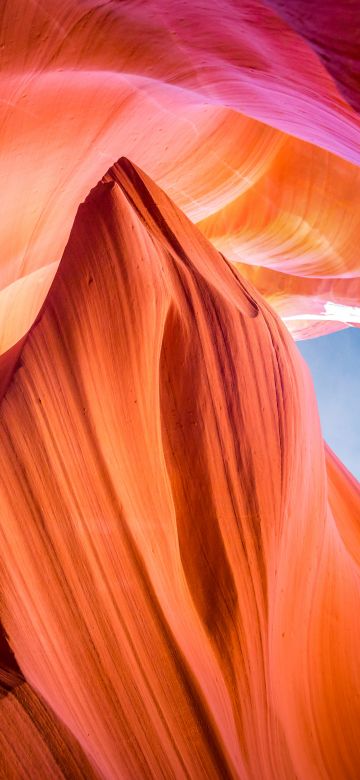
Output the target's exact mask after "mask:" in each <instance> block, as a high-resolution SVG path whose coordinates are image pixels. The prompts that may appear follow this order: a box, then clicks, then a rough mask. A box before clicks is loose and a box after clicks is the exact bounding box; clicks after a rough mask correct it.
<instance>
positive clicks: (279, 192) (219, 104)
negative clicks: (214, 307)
mask: <svg viewBox="0 0 360 780" xmlns="http://www.w3.org/2000/svg"><path fill="white" fill-rule="evenodd" d="M270 2H271V0H269V2H268V0H266V2H262V0H242V1H241V2H237V3H236V2H232V1H231V0H206V2H204V0H201V2H200V0H193V1H192V2H183V0H172V1H171V2H169V1H168V0H146V2H140V3H139V2H136V0H127V1H126V2H114V1H111V2H103V1H102V0H81V1H79V0H63V2H61V3H59V2H58V0H46V2H42V3H40V2H29V0H3V2H2V3H1V9H0V72H1V74H2V84H1V86H2V92H1V101H0V128H1V129H0V145H1V151H2V156H1V161H0V187H1V191H2V192H6V198H4V201H3V203H2V213H1V226H0V236H1V246H2V256H1V260H0V290H1V292H0V350H1V352H4V351H6V350H7V349H9V348H11V347H12V346H13V345H14V344H15V343H16V342H17V341H18V340H19V339H20V338H21V337H22V336H23V335H24V334H25V333H26V332H27V330H28V328H29V327H30V326H31V324H32V323H33V321H34V318H35V316H36V315H37V313H38V310H39V308H40V306H41V304H42V302H43V300H44V298H45V296H46V293H47V291H48V289H49V284H50V283H51V280H52V278H53V275H54V273H55V268H56V265H57V263H58V262H59V259H60V257H61V256H62V253H63V251H64V247H65V244H66V242H67V239H68V235H69V232H70V228H71V225H72V223H73V220H74V217H75V213H76V209H77V207H78V204H79V203H80V201H81V200H82V199H83V198H84V197H85V196H86V194H87V193H88V191H89V189H90V187H91V186H92V185H93V182H94V181H97V180H98V179H99V178H100V177H101V176H102V173H103V171H104V169H106V167H107V166H108V165H111V164H112V163H113V161H114V160H116V159H117V158H118V157H119V155H120V154H123V155H126V156H128V157H130V158H131V159H133V160H134V161H135V162H136V163H137V164H138V165H140V166H141V167H143V168H144V169H145V170H146V171H148V173H149V175H150V176H151V177H152V178H153V179H155V180H156V181H157V182H158V183H159V184H160V186H162V187H163V188H164V189H165V190H166V191H167V192H168V193H169V195H170V196H171V197H172V199H173V200H174V201H175V203H176V204H177V205H178V206H179V207H180V208H181V209H182V210H184V211H185V213H186V214H187V215H188V216H189V217H190V218H191V219H192V220H193V221H195V222H199V224H200V227H201V229H203V230H204V233H205V235H206V236H207V237H208V238H210V239H211V240H213V241H214V243H215V245H216V247H217V248H218V249H220V251H222V252H223V253H224V254H225V255H227V256H228V257H229V259H231V260H232V261H233V262H234V263H239V264H245V263H246V264H247V266H248V268H249V275H250V277H251V278H253V276H254V272H253V269H254V268H255V269H256V274H255V276H254V280H255V284H256V285H257V286H258V289H261V291H262V292H263V293H264V294H265V296H266V297H267V298H268V299H269V301H270V302H271V303H272V305H274V306H275V307H276V308H277V311H278V313H279V314H280V315H281V316H282V317H284V319H285V320H286V323H287V325H288V327H289V329H291V330H292V331H293V332H294V334H295V336H296V337H297V338H304V337H308V336H312V335H319V334H321V333H326V332H330V331H331V330H335V329H337V328H339V327H344V326H345V325H347V324H354V323H355V324H358V323H359V322H360V307H359V299H360V288H359V284H360V283H359V270H360V269H359V252H358V246H359V240H360V234H359V224H360V219H359V209H360V207H359V203H360V179H359V167H358V166H359V159H360V157H359V133H360V120H359V116H358V114H357V113H356V111H355V110H354V108H353V107H352V106H355V105H357V100H358V94H359V93H358V67H359V55H358V51H357V49H358V41H357V37H356V35H357V32H356V31H357V30H358V27H359V24H358V21H359V19H358V17H359V11H358V3H357V2H353V0H342V2H341V3H340V4H339V8H338V9H337V8H336V3H330V4H329V3H326V4H325V3H324V2H317V4H316V9H314V8H313V5H314V4H313V3H310V7H309V2H308V0H291V2H286V3H283V2H281V0H273V2H271V5H272V7H270ZM330 6H331V7H330ZM325 14H326V20H327V21H326V24H325V23H324V16H325ZM330 73H331V74H333V76H335V79H336V83H335V81H334V80H333V78H332V77H331V76H330V75H329V74H330ZM336 85H340V88H341V90H342V93H340V92H339V90H338V88H337V86H336ZM350 93H351V94H350ZM344 96H345V97H347V99H348V100H350V103H351V105H350V104H349V103H348V102H347V101H346V100H345V97H344ZM19 183H21V184H19ZM269 268H270V269H271V270H272V271H273V275H272V284H271V286H270V288H268V287H267V283H268V274H267V269H269ZM261 269H263V271H262V270H261ZM242 273H243V271H242ZM274 287H275V289H277V288H278V287H280V288H281V293H280V294H279V295H274ZM319 287H321V290H320V289H319ZM10 307H11V311H10Z"/></svg>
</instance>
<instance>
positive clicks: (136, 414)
mask: <svg viewBox="0 0 360 780" xmlns="http://www.w3.org/2000/svg"><path fill="white" fill-rule="evenodd" d="M110 6H111V7H112V4H110ZM15 360H17V363H16V367H15V370H14V361H15ZM11 361H12V362H11ZM0 368H1V366H0ZM5 368H6V371H7V374H6V375H5V374H4V377H3V392H4V396H3V400H2V402H1V407H0V474H1V480H0V590H1V615H2V621H3V625H4V631H5V632H6V636H7V638H8V642H9V647H11V649H12V650H13V652H14V654H15V657H16V662H17V663H18V664H19V667H20V669H21V673H22V675H23V677H24V678H25V680H26V683H24V682H23V681H22V680H20V679H18V678H14V677H13V678H12V681H13V685H12V686H10V688H11V687H12V690H11V692H10V693H9V692H8V693H7V695H6V696H5V697H4V698H3V699H2V700H1V701H0V724H4V725H1V728H2V729H3V733H4V730H5V734H7V733H8V739H7V741H8V745H9V747H8V748H7V752H6V753H5V760H4V763H3V766H4V767H5V768H4V769H3V768H2V767H1V771H2V775H1V772H0V776H2V777H4V778H5V777H15V778H17V777H23V776H24V777H29V776H30V777H32V776H33V777H35V776H36V777H37V778H43V777H44V778H49V777H61V776H65V777H69V778H70V777H78V776H79V777H92V772H94V775H95V776H98V777H103V778H132V779H134V780H135V778H136V780H141V778H144V780H145V778H146V779H147V778H154V780H158V778H166V779H167V778H191V779H192V780H198V779H199V780H200V779H204V780H205V778H206V779H208V778H214V780H215V778H241V780H258V778H262V780H268V779H269V780H270V779H271V780H282V779H284V780H289V779H290V778H300V779H301V780H318V779H320V778H321V779H322V778H354V780H355V779H356V778H357V777H358V770H359V766H360V755H359V750H360V748H359V746H360V739H359V737H360V733H359V723H360V712H359V709H360V696H359V693H360V689H359V653H358V629H357V622H356V615H357V613H358V610H359V597H360V592H359V560H360V556H359V534H358V527H357V526H358V518H359V509H360V507H359V491H358V485H357V484H356V483H355V481H354V480H352V478H351V477H350V475H349V474H348V473H347V472H346V471H345V470H344V469H342V468H341V465H339V464H338V462H337V461H336V459H335V458H334V457H333V456H332V454H331V453H330V452H327V453H325V450H324V444H323V441H322V437H321V431H320V427H319V421H318V414H317V408H316V402H315V398H314V393H313V388H312V383H311V380H310V378H309V374H308V371H307V368H306V367H305V364H304V362H303V361H302V359H301V357H300V355H299V353H298V351H297V349H296V346H295V344H294V342H293V340H292V338H291V336H290V335H289V333H288V332H287V330H286V328H285V326H284V325H283V324H282V323H281V321H280V319H279V318H278V316H277V315H276V313H274V311H273V310H272V309H271V308H270V307H269V306H268V304H267V303H266V302H265V301H264V300H263V299H262V297H261V296H260V294H259V293H258V292H257V291H256V289H255V287H254V286H253V285H252V284H251V283H249V282H248V281H246V280H245V279H244V278H243V277H242V276H240V275H239V274H238V273H237V272H236V270H235V269H234V268H233V267H232V266H231V264H230V263H229V262H227V261H226V260H225V259H224V258H223V256H222V255H221V254H220V253H218V251H217V250H216V249H215V248H214V247H213V246H211V244H209V243H208V242H207V241H206V239H205V238H204V236H203V235H202V233H201V232H200V231H199V230H198V229H197V228H196V227H194V226H193V225H192V224H191V223H190V222H189V221H188V219H187V218H186V217H185V216H184V215H183V214H182V213H181V211H180V210H179V209H178V208H177V207H176V206H175V205H174V204H173V203H172V202H171V201H170V200H169V199H168V198H167V196H166V195H165V194H164V193H163V192H162V191H161V190H160V189H159V188H158V187H157V186H156V185H155V184H153V182H152V181H151V180H150V179H149V178H148V176H146V175H145V174H144V173H142V171H141V170H139V169H138V168H137V167H136V166H135V165H133V164H131V163H130V162H129V161H128V160H126V159H121V160H120V162H119V163H118V164H116V165H115V166H114V167H113V168H112V169H111V170H110V171H109V173H108V174H107V175H106V176H105V177H104V178H103V179H102V181H101V183H100V184H99V185H98V186H97V187H95V189H94V190H93V191H92V192H91V194H90V195H89V197H88V198H87V200H86V202H85V203H84V204H83V205H81V206H80V208H79V211H78V214H77V217H76V220H75V223H74V226H73V229H72V232H71V235H70V239H69V241H68V244H67V246H66V249H65V253H64V255H63V258H62V260H61V263H60V267H59V270H58V272H57V274H56V277H55V280H54V282H53V285H52V287H51V289H50V291H49V293H48V295H47V297H46V300H45V303H44V305H43V308H42V311H41V313H40V316H39V317H38V319H37V322H36V323H35V325H34V326H33V327H32V328H31V330H30V333H29V335H28V336H27V338H26V339H25V340H24V342H23V343H22V344H19V346H18V354H17V355H16V354H15V353H12V354H10V356H9V353H8V360H7V362H6V364H5ZM4 370H5V369H4ZM9 674H10V673H9ZM11 674H12V675H16V674H17V672H16V671H13V672H11ZM34 692H36V695H35V693H34ZM14 713H15V714H14ZM44 721H46V725H44ZM17 724H19V725H17ZM59 724H63V725H62V726H60V725H59ZM20 729H21V730H22V732H23V734H24V741H25V745H26V747H24V749H23V752H14V754H13V753H12V750H11V745H14V744H15V743H16V734H17V733H18V730H20ZM50 734H51V739H50ZM2 739H4V737H3V736H2ZM44 742H46V745H47V751H48V752H46V751H45V748H44ZM59 751H60V753H61V761H60V760H59V759H58V758H57V756H58V754H59ZM85 757H86V758H85ZM27 761H29V764H28V765H27V764H26V762H27ZM86 762H90V765H91V767H92V768H91V770H90V769H89V765H88V764H86ZM0 766H1V765H0ZM20 766H21V768H19V767H20ZM35 766H36V770H34V769H33V767H35Z"/></svg>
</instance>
